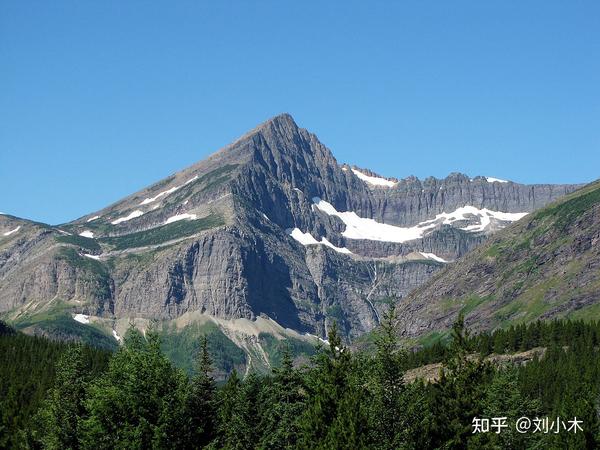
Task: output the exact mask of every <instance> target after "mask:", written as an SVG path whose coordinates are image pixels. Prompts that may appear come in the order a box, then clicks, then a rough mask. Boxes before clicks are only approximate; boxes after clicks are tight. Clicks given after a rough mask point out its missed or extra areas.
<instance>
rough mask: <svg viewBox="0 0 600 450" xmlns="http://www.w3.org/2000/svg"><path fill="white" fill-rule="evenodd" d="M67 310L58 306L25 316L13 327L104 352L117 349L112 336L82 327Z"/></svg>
mask: <svg viewBox="0 0 600 450" xmlns="http://www.w3.org/2000/svg"><path fill="white" fill-rule="evenodd" d="M69 310H70V308H69V307H68V306H65V305H64V304H62V305H61V304H59V305H57V306H56V307H55V308H54V309H51V310H49V311H46V312H42V313H39V314H34V315H31V316H27V315H25V316H23V317H21V318H19V319H17V320H16V321H15V322H14V323H13V325H14V326H15V327H16V328H17V329H18V330H24V329H30V328H31V329H34V330H35V331H36V332H38V333H43V334H44V335H45V336H48V337H49V338H51V339H53V340H60V341H75V342H82V343H84V344H87V345H90V346H94V347H97V348H103V349H106V350H116V349H117V342H116V341H115V339H114V338H113V337H112V336H108V335H106V334H105V332H103V331H101V330H100V329H98V328H96V327H95V326H93V325H88V324H85V325H84V324H82V323H79V322H77V321H75V320H73V317H72V316H71V313H70V312H67V311H69Z"/></svg>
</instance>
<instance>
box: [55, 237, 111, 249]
mask: <svg viewBox="0 0 600 450" xmlns="http://www.w3.org/2000/svg"><path fill="white" fill-rule="evenodd" d="M54 239H55V240H56V242H61V243H63V244H71V245H76V246H77V247H81V248H84V249H86V250H90V251H92V252H99V251H101V250H102V248H101V247H100V244H98V242H96V240H95V239H92V238H88V237H84V236H79V235H75V234H71V235H66V234H61V235H60V236H56V237H55V238H54Z"/></svg>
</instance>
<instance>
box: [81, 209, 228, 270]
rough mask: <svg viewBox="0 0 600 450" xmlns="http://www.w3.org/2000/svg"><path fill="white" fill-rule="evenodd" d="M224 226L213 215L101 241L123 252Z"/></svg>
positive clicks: (217, 217)
mask: <svg viewBox="0 0 600 450" xmlns="http://www.w3.org/2000/svg"><path fill="white" fill-rule="evenodd" d="M224 224H225V221H224V220H223V217H221V216H219V215H216V214H211V215H210V216H208V217H203V218H201V219H196V220H180V221H177V222H173V223H170V224H168V225H163V226H161V227H156V228H151V229H150V230H145V231H138V232H136V233H130V234H126V235H124V236H116V237H105V238H100V239H99V240H100V241H101V242H103V243H106V244H108V245H111V246H113V247H114V249H115V250H123V249H126V248H136V247H145V246H148V245H157V244H163V243H165V242H168V241H172V240H175V239H179V238H182V237H186V236H191V235H193V234H196V233H199V232H200V231H202V230H208V229H210V228H216V227H219V226H221V225H224ZM88 259H89V258H88Z"/></svg>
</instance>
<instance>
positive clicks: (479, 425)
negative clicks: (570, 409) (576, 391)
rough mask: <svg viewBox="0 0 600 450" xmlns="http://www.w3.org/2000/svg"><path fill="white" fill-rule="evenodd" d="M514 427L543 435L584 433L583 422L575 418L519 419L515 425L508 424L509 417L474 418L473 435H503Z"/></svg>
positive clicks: (518, 430) (517, 429) (523, 431)
mask: <svg viewBox="0 0 600 450" xmlns="http://www.w3.org/2000/svg"><path fill="white" fill-rule="evenodd" d="M512 425H514V429H515V430H516V431H517V432H518V433H542V434H550V433H554V434H558V433H560V432H561V431H566V432H567V433H577V432H578V431H580V432H582V431H583V428H582V425H583V420H581V419H578V418H577V417H573V418H572V419H569V420H565V419H562V418H560V417H556V418H549V417H534V418H533V419H532V418H529V417H519V418H518V419H517V420H515V421H514V424H509V423H508V417H484V418H480V417H473V422H472V423H471V426H472V428H473V430H472V432H473V434H477V433H496V434H500V433H502V430H504V429H507V428H509V427H511V426H512Z"/></svg>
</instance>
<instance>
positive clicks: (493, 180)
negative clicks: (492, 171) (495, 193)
mask: <svg viewBox="0 0 600 450" xmlns="http://www.w3.org/2000/svg"><path fill="white" fill-rule="evenodd" d="M485 179H486V180H487V182H488V183H508V181H507V180H501V179H500V178H494V177H485Z"/></svg>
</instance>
